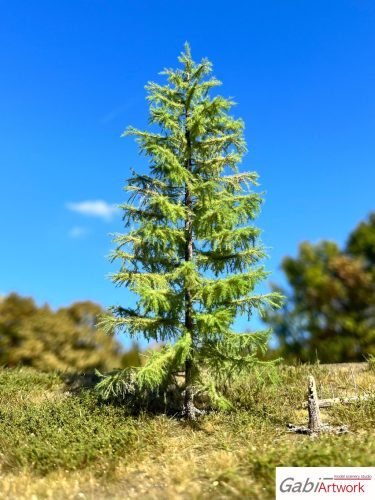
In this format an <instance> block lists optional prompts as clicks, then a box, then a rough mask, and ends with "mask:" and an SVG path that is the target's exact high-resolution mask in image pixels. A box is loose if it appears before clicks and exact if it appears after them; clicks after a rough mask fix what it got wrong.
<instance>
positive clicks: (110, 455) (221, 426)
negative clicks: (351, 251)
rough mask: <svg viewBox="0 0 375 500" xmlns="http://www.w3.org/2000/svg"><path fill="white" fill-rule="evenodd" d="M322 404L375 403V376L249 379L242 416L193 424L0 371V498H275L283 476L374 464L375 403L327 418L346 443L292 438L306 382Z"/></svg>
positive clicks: (319, 369)
mask: <svg viewBox="0 0 375 500" xmlns="http://www.w3.org/2000/svg"><path fill="white" fill-rule="evenodd" d="M310 373H312V374H313V375H314V376H315V378H316V381H317V386H318V392H319V396H320V397H324V398H328V397H341V396H343V397H344V396H350V395H353V394H355V393H359V394H361V393H367V394H372V395H374V394H375V372H374V370H373V369H368V365H366V364H362V365H335V366H334V365H332V366H328V365H327V366H324V365H323V366H322V365H314V366H298V367H286V366H281V367H280V368H279V381H278V383H277V384H275V385H272V384H270V383H267V382H262V381H259V380H257V379H256V378H255V377H248V378H247V379H246V380H243V381H241V382H239V383H238V384H237V385H236V386H235V387H232V389H231V391H230V394H229V396H230V398H231V400H232V401H233V403H234V405H235V411H232V412H230V413H221V414H220V413H211V414H209V415H207V416H205V417H203V418H202V419H201V420H199V421H198V422H197V423H193V424H189V423H186V422H181V421H177V420H175V419H172V418H168V417H166V416H163V415H159V416H151V415H146V414H143V415H140V416H138V417H134V416H130V415H129V414H128V413H127V411H126V409H125V408H124V407H121V406H114V405H110V404H102V403H100V402H99V401H98V400H97V399H96V397H95V395H94V394H92V393H91V392H90V391H89V390H85V391H81V392H79V393H76V394H71V393H69V392H68V391H67V386H66V384H65V382H64V378H62V377H60V376H59V375H57V374H41V373H37V372H34V371H31V370H28V369H18V370H2V371H1V372H0V466H1V469H0V474H1V481H0V498H10V499H13V498H14V499H20V500H22V499H33V500H38V499H44V498H50V499H54V500H58V499H64V500H65V499H101V498H103V499H106V498H108V499H120V498H121V499H123V498H142V499H167V500H168V499H211V498H215V499H227V498H229V499H231V498H249V499H260V500H267V499H270V498H273V497H274V476H275V467H276V466H287V465H288V466H308V465H309V466H324V465H328V466H343V465H350V466H369V465H372V464H373V463H374V462H375V398H373V397H371V398H370V399H368V400H366V401H359V402H356V403H352V404H351V405H345V406H343V405H337V406H335V407H333V408H332V409H325V410H322V416H323V417H324V419H325V420H326V421H327V422H329V423H332V424H334V425H341V424H345V425H347V426H348V427H349V431H350V432H349V433H348V434H346V435H343V436H330V435H326V436H320V437H315V438H311V437H309V436H303V435H295V434H290V433H288V432H286V424H287V423H288V422H292V423H295V424H304V423H306V418H307V413H306V410H305V409H302V408H301V403H302V401H303V400H304V399H305V393H306V386H307V375H308V374H310Z"/></svg>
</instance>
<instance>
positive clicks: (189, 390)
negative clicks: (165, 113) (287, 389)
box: [183, 109, 198, 420]
mask: <svg viewBox="0 0 375 500" xmlns="http://www.w3.org/2000/svg"><path fill="white" fill-rule="evenodd" d="M188 118H189V110H188V109H186V111H185V138H186V149H187V157H186V160H185V168H186V169H187V170H188V171H189V172H191V139H190V131H189V129H188V128H187V124H186V122H187V120H188ZM184 201H185V207H186V208H187V209H188V212H189V213H188V216H187V218H186V221H185V238H186V242H185V262H190V261H192V260H193V221H192V216H191V211H192V207H193V200H192V196H191V192H190V189H189V187H188V186H187V185H186V186H185V200H184ZM185 328H186V330H187V331H188V332H189V333H190V335H191V338H192V342H193V349H192V351H191V355H190V357H189V358H188V359H187V360H186V362H185V401H184V410H183V414H184V416H185V417H186V418H187V419H188V420H195V417H196V414H197V412H198V410H197V409H196V408H195V406H194V389H193V382H194V381H193V373H194V331H193V299H192V294H191V290H189V289H188V288H185Z"/></svg>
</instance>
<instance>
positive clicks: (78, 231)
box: [68, 226, 88, 239]
mask: <svg viewBox="0 0 375 500" xmlns="http://www.w3.org/2000/svg"><path fill="white" fill-rule="evenodd" d="M87 233H88V230H87V229H86V228H85V227H79V226H75V227H72V229H71V230H70V231H69V233H68V236H69V238H72V239H77V238H83V237H84V236H86V235H87Z"/></svg>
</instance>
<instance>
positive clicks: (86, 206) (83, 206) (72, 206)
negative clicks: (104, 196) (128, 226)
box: [66, 200, 118, 221]
mask: <svg viewBox="0 0 375 500" xmlns="http://www.w3.org/2000/svg"><path fill="white" fill-rule="evenodd" d="M66 207H67V208H68V209H69V210H72V211H73V212H78V213H79V214H82V215H88V216H91V217H100V218H101V219H104V220H107V221H109V220H111V219H112V217H113V215H114V214H115V213H116V212H117V210H118V209H117V207H116V205H111V204H110V203H107V202H106V201H102V200H95V201H81V202H79V203H67V204H66Z"/></svg>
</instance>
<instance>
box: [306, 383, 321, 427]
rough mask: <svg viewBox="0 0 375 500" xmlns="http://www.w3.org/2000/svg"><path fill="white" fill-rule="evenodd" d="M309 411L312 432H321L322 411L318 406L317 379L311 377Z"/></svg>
mask: <svg viewBox="0 0 375 500" xmlns="http://www.w3.org/2000/svg"><path fill="white" fill-rule="evenodd" d="M307 409H308V411H309V429H310V431H311V432H319V431H320V428H321V427H322V422H321V420H320V410H319V405H318V396H317V394H316V384H315V379H314V377H313V376H312V375H310V376H309V385H308V391H307Z"/></svg>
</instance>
